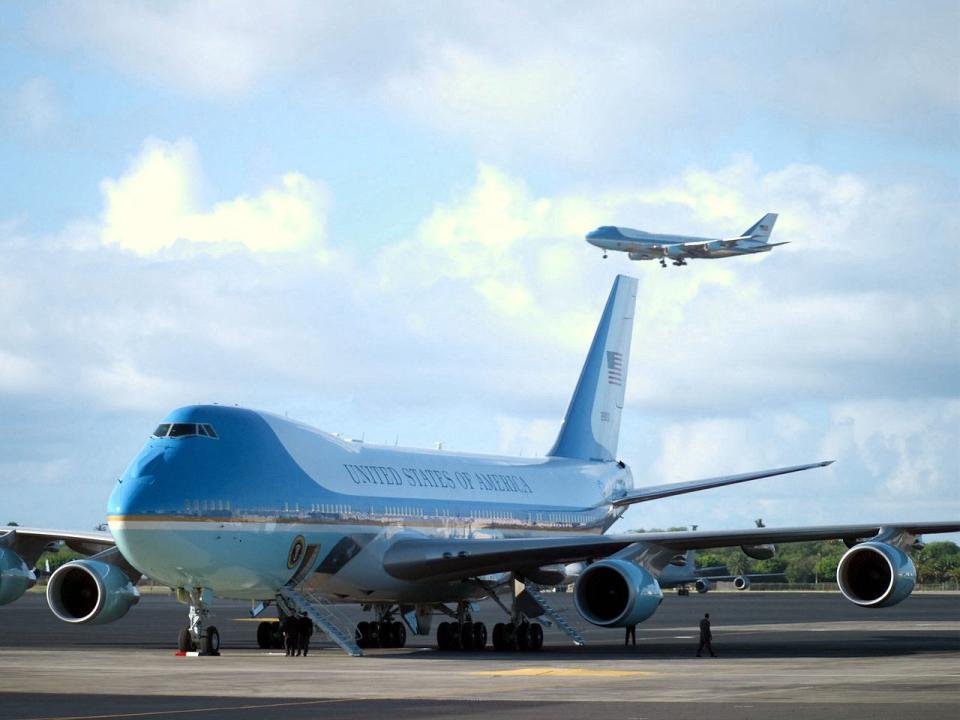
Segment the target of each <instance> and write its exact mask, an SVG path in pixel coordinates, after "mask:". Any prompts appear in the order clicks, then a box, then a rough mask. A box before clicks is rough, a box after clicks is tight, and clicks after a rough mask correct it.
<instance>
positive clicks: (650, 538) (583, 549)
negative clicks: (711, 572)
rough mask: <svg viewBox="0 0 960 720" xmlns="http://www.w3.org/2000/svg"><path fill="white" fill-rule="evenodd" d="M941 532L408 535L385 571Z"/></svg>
mask: <svg viewBox="0 0 960 720" xmlns="http://www.w3.org/2000/svg"><path fill="white" fill-rule="evenodd" d="M941 532H960V521H957V522H927V523H916V522H903V523H885V524H883V525H879V524H873V525H825V526H820V527H798V528H765V527H764V528H750V529H748V530H717V531H697V532H664V533H643V534H639V533H634V534H624V535H598V536H587V537H584V536H582V535H580V536H567V537H559V538H510V539H485V540H477V539H464V540H458V539H454V538H450V539H435V538H427V537H410V536H409V535H407V536H398V539H397V540H396V541H395V542H394V543H393V545H392V546H391V547H390V548H389V549H388V550H387V551H386V553H385V554H384V568H385V569H386V571H387V572H388V573H390V575H392V576H393V577H396V578H399V579H401V580H425V579H455V578H468V577H476V576H479V575H489V574H492V573H498V572H509V571H513V572H519V573H521V574H522V573H523V571H524V570H529V569H532V568H537V567H541V566H544V565H550V564H554V563H573V562H581V561H584V560H596V559H601V558H605V557H607V556H609V555H612V554H614V553H616V552H618V551H620V550H623V549H624V548H627V547H629V546H631V545H638V547H643V546H646V547H647V548H649V549H650V550H651V555H652V556H656V559H655V562H656V563H657V564H659V563H661V561H662V564H660V567H662V566H664V565H666V564H667V563H669V562H670V559H671V558H673V557H674V556H675V554H676V553H678V552H683V551H685V550H690V549H694V550H699V549H704V548H715V547H730V546H733V545H760V544H764V543H784V542H804V541H808V540H838V539H839V540H845V541H848V542H854V541H859V540H864V539H869V538H873V537H876V536H878V535H881V534H883V535H884V536H887V535H892V536H896V535H908V536H913V537H916V536H918V535H922V534H924V533H941Z"/></svg>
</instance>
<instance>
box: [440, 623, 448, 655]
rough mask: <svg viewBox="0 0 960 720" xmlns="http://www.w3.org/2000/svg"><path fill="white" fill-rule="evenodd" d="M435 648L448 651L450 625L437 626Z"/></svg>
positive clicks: (441, 624)
mask: <svg viewBox="0 0 960 720" xmlns="http://www.w3.org/2000/svg"><path fill="white" fill-rule="evenodd" d="M437 648H439V649H440V650H449V649H450V623H448V622H442V623H440V625H438V626H437Z"/></svg>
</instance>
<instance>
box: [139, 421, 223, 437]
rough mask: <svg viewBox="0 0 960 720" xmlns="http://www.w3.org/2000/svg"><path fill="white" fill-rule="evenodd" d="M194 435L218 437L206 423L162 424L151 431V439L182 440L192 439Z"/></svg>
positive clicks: (211, 426)
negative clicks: (167, 438) (183, 438)
mask: <svg viewBox="0 0 960 720" xmlns="http://www.w3.org/2000/svg"><path fill="white" fill-rule="evenodd" d="M195 435H200V436H201V437H209V438H214V439H216V438H217V437H218V435H217V431H216V430H214V429H213V425H208V424H206V423H163V424H161V425H159V426H157V429H156V430H154V431H153V437H157V438H162V437H169V438H182V437H193V436H195Z"/></svg>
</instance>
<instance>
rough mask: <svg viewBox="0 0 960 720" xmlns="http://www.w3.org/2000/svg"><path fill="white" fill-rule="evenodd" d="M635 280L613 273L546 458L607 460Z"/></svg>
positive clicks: (613, 445) (616, 425) (614, 436)
mask: <svg viewBox="0 0 960 720" xmlns="http://www.w3.org/2000/svg"><path fill="white" fill-rule="evenodd" d="M636 303H637V279H636V278H633V277H629V276H627V275H617V279H616V280H614V282H613V288H612V289H611V290H610V297H609V298H607V305H606V307H605V308H604V310H603V315H602V316H601V318H600V323H599V324H598V325H597V332H596V333H595V334H594V336H593V342H592V343H591V344H590V351H589V353H587V359H586V361H585V362H584V364H583V370H581V371H580V379H579V380H578V381H577V388H576V390H574V392H573V397H572V398H571V399H570V406H569V407H568V408H567V414H566V416H565V417H564V419H563V425H562V426H561V427H560V434H559V435H558V436H557V441H556V442H555V443H554V445H553V448H552V449H551V450H550V452H548V453H547V455H548V456H550V457H567V458H579V459H582V460H613V459H614V458H615V457H616V454H617V444H618V442H619V439H620V415H621V413H622V411H623V398H624V392H625V390H626V382H627V367H628V366H629V363H630V339H631V336H632V335H633V314H634V309H635V307H636Z"/></svg>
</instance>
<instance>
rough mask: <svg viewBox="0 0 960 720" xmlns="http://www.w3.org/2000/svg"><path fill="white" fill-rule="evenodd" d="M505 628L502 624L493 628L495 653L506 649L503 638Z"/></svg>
mask: <svg viewBox="0 0 960 720" xmlns="http://www.w3.org/2000/svg"><path fill="white" fill-rule="evenodd" d="M505 630H506V628H505V627H504V624H503V623H497V624H496V625H494V626H493V649H494V650H496V651H497V652H503V651H504V650H506V649H507V645H506V643H505V642H504V639H503V636H504V635H505V634H506V632H505Z"/></svg>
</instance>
